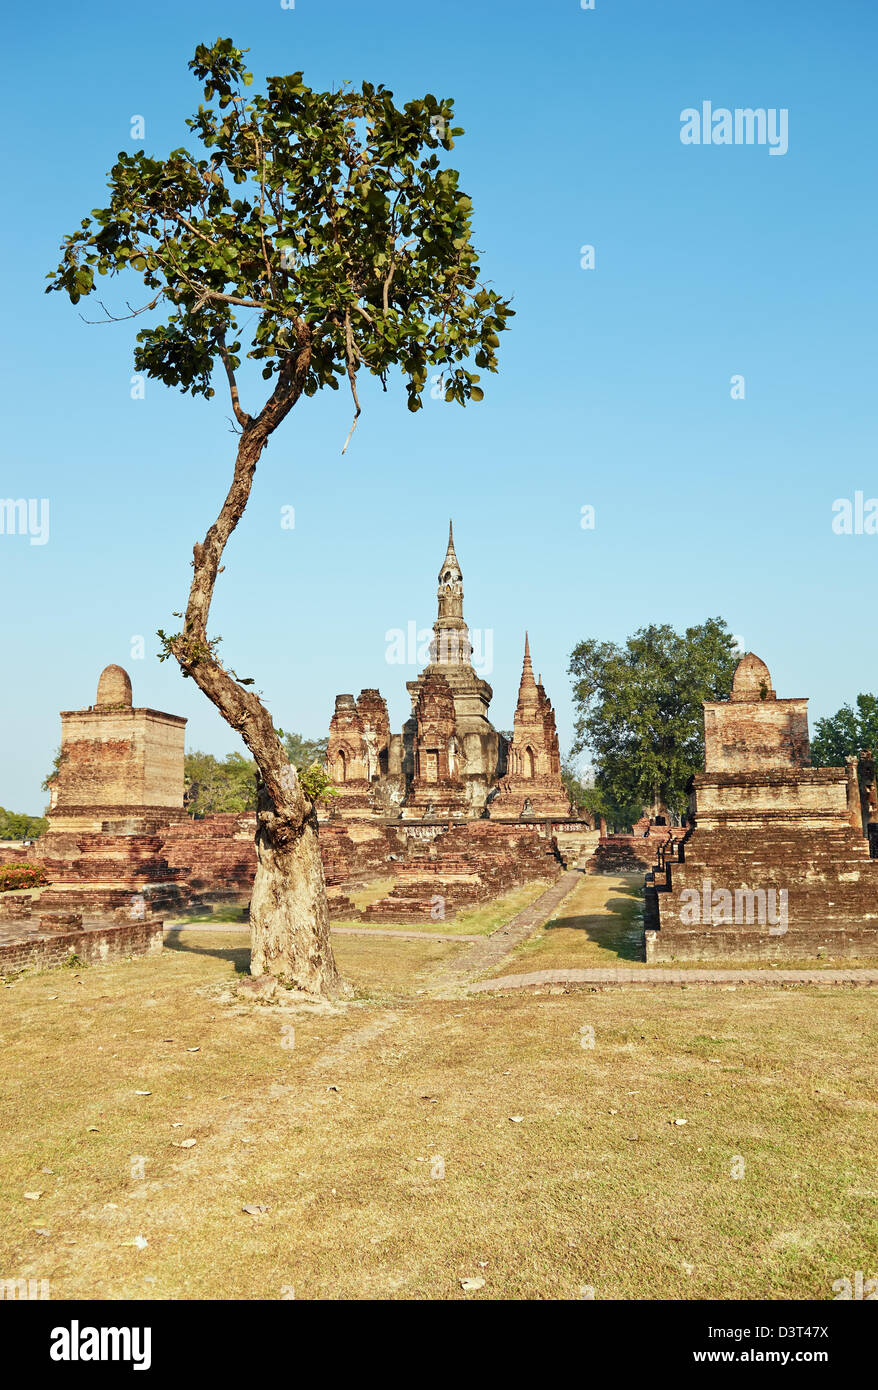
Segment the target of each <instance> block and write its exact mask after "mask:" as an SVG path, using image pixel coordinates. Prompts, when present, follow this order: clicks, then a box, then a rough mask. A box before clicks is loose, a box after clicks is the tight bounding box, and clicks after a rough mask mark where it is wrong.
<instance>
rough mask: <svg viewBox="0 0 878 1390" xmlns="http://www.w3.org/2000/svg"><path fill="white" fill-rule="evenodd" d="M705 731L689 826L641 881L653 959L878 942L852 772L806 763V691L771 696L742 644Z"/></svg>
mask: <svg viewBox="0 0 878 1390" xmlns="http://www.w3.org/2000/svg"><path fill="white" fill-rule="evenodd" d="M704 743H705V766H704V772H701V773H697V774H696V776H695V777H693V779H692V782H691V784H690V796H691V802H690V808H691V816H690V827H689V829H688V830H687V833H686V835H685V836H684V838H683V839H682V840H681V841H680V843H679V844H678V845H677V846H676V847H674V848H672V849H670V850H669V853H668V856H667V857H666V859H665V862H664V863H663V865H662V866H661V867H660V868H658V869H656V870H655V872H654V873H653V874H652V875H650V877H649V879H648V881H647V889H646V919H645V925H646V928H647V930H646V957H647V960H656V961H658V960H674V959H687V958H692V959H694V958H709V957H722V956H730V957H741V958H743V957H750V958H753V957H766V958H768V957H772V958H773V957H778V958H780V957H784V956H785V957H787V958H789V959H792V958H796V957H798V958H802V957H816V956H818V955H825V956H827V957H840V956H865V955H878V860H874V859H871V858H870V857H869V847H868V840H867V837H866V829H865V825H864V812H863V807H862V805H861V798H860V789H859V786H858V782H857V776H856V771H855V770H854V771H853V774H852V772H851V768H850V767H821V768H815V767H811V766H810V744H809V738H808V702H807V700H806V699H787V700H781V699H778V698H777V695H776V694H775V691H774V689H773V687H772V684H771V676H770V674H769V670H768V667H767V666H766V665H765V663H764V662H763V661H760V659H759V657H757V656H754V655H753V653H752V652H750V653H748V654H747V655H746V656H744V657H743V658H742V659H741V661H740V662H739V663H738V667H737V669H736V671H735V677H734V682H733V686H732V693H731V697H730V699H729V700H726V701H710V702H706V703H705V705H704Z"/></svg>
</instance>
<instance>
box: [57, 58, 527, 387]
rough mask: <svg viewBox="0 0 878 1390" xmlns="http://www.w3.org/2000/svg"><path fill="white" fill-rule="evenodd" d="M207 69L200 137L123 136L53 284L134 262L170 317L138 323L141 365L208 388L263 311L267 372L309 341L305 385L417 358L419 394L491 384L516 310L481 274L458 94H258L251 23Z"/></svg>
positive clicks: (232, 361) (409, 368) (413, 377)
mask: <svg viewBox="0 0 878 1390" xmlns="http://www.w3.org/2000/svg"><path fill="white" fill-rule="evenodd" d="M189 66H190V68H191V69H192V71H193V73H194V74H195V77H196V78H197V79H198V81H199V82H201V83H203V90H204V102H203V103H202V104H201V105H200V106H199V108H198V111H197V113H196V115H195V116H193V117H192V118H191V119H189V120H188V121H187V122H186V124H187V125H188V127H189V129H190V131H191V133H192V135H193V137H195V139H196V140H197V141H198V142H199V143H200V147H201V149H200V152H197V153H191V152H190V151H189V150H187V149H184V148H182V147H181V148H178V149H175V150H172V151H171V153H170V154H169V155H168V157H167V158H166V159H154V158H151V157H149V156H148V155H146V154H145V153H144V151H143V150H138V151H136V152H135V153H128V152H126V151H121V152H120V153H119V155H118V159H117V162H116V164H115V165H114V166H113V168H112V170H111V173H110V178H109V188H110V201H109V203H108V204H107V205H106V206H105V207H102V208H96V209H94V210H93V211H92V213H91V215H90V216H89V217H86V218H84V219H83V220H82V222H81V224H80V227H79V230H77V231H76V232H73V233H72V234H71V235H70V236H68V237H67V238H66V239H65V240H64V242H63V243H62V247H61V250H62V259H61V262H60V264H59V265H58V267H57V269H56V270H54V271H53V272H52V273H51V274H50V275H49V277H48V278H49V280H50V281H51V283H50V284H49V286H48V289H47V293H48V292H49V291H51V290H62V291H65V292H66V293H67V294H68V296H69V297H70V299H71V301H72V302H73V303H74V304H76V303H77V302H78V301H79V300H80V298H81V297H82V296H83V295H88V294H91V293H92V292H93V291H94V289H95V286H96V278H95V277H96V276H98V277H101V276H110V277H112V276H115V275H118V274H119V273H120V272H122V271H124V270H132V271H133V272H134V273H135V274H136V275H139V276H140V277H141V279H142V280H143V282H144V284H145V286H146V288H147V290H148V291H149V298H150V302H149V304H148V305H146V306H144V309H147V308H148V309H149V310H152V309H155V308H157V307H158V306H160V305H161V306H162V308H161V315H160V317H161V316H163V321H160V322H158V323H154V324H153V325H152V326H151V327H148V328H144V329H143V330H142V331H141V332H140V333H138V335H137V343H138V346H137V349H136V352H135V366H136V368H137V370H138V371H141V372H144V373H145V374H146V375H147V376H150V377H152V378H154V379H156V380H159V381H163V382H164V383H165V384H166V385H168V386H174V387H178V388H180V389H181V390H183V391H189V392H191V393H192V394H193V395H203V396H208V397H209V396H212V395H213V394H214V387H213V385H212V380H213V373H214V368H215V366H216V364H217V360H218V358H219V359H220V360H221V361H222V362H223V363H224V365H225V367H227V368H229V369H230V370H231V371H234V370H235V369H236V368H237V367H238V366H239V365H240V362H241V354H242V352H243V351H244V348H243V345H242V337H243V329H239V320H246V322H247V325H248V326H249V345H248V347H247V349H246V356H247V357H249V358H252V359H254V360H255V361H257V362H259V363H260V364H261V366H262V375H263V377H265V378H266V379H268V378H271V377H272V376H274V375H275V374H276V373H278V372H279V371H280V370H281V369H282V368H283V367H284V366H288V365H289V363H290V361H291V360H295V359H296V358H297V355H298V354H299V353H300V352H301V351H302V341H303V338H304V337H307V338H308V339H309V342H308V349H307V352H308V356H307V371H306V373H305V377H304V393H305V395H309V396H310V395H313V394H314V393H315V392H316V391H317V390H319V389H320V388H321V387H324V386H328V387H330V388H332V389H337V388H338V385H339V381H340V380H343V379H344V378H345V377H347V378H348V380H349V381H350V382H351V383H353V381H354V379H355V376H356V373H357V372H358V371H359V370H360V369H361V367H365V368H366V369H367V371H368V372H370V373H371V374H372V375H374V376H377V377H379V378H380V379H381V381H382V383H384V382H385V381H386V377H387V374H388V372H389V371H390V370H391V369H392V368H398V369H399V371H400V372H401V374H402V376H403V378H404V380H405V384H406V389H407V392H408V405H409V409H410V410H418V409H420V408H421V405H422V400H421V395H422V392H423V389H424V386H425V384H426V382H427V378H428V372H429V370H430V369H431V368H436V369H438V370H440V371H441V372H442V376H443V381H444V384H445V399H446V400H448V401H457V402H459V404H461V405H465V404H466V402H467V401H469V400H474V401H478V400H481V399H482V395H483V392H482V389H481V387H480V386H479V385H478V382H479V380H480V377H479V373H478V371H476V372H471V371H470V370H468V365H467V364H469V363H470V361H471V362H472V365H473V366H475V367H476V368H478V369H483V370H487V371H491V372H493V371H496V370H497V349H498V347H499V343H500V339H499V335H500V333H501V332H502V331H503V330H504V329H505V328H506V327H507V319H508V318H509V317H510V316H511V315H512V312H513V311H512V309H511V308H510V305H509V301H508V300H506V299H503V298H501V296H500V295H499V294H497V293H496V292H495V291H494V290H492V289H489V288H488V287H487V286H486V285H485V284H484V283H482V282H481V281H480V279H479V265H478V254H477V252H476V249H475V247H474V246H473V244H472V240H471V231H472V226H471V224H472V211H473V205H472V202H471V200H470V198H468V197H467V196H466V194H465V193H463V192H462V191H461V189H460V187H459V183H458V178H459V176H458V174H457V172H456V171H455V170H454V169H450V168H445V167H443V166H442V163H441V161H440V154H441V153H442V152H444V151H447V150H450V149H452V148H453V146H454V137H455V136H458V135H461V134H462V133H463V132H462V130H461V129H460V128H459V127H456V126H454V124H453V122H454V113H453V108H452V104H451V102H450V100H448V99H447V98H437V97H435V96H433V95H431V94H427V95H426V96H425V97H423V98H422V99H418V100H414V101H409V102H407V103H406V104H405V105H404V106H402V107H399V106H397V105H396V104H395V103H394V100H393V93H392V92H390V91H388V90H387V89H386V88H385V87H383V86H381V85H378V86H373V85H372V84H371V83H369V82H364V83H363V84H362V86H361V87H360V88H359V89H358V90H354V89H353V88H352V87H351V86H350V84H345V85H344V86H343V87H342V89H341V90H338V91H328V92H319V91H314V90H312V89H311V88H310V87H308V86H306V84H305V83H304V81H303V80H302V74H301V73H300V72H296V73H292V74H290V75H288V76H285V77H270V78H268V80H267V83H266V90H265V92H264V94H256V95H249V98H248V97H247V96H245V89H246V88H247V87H249V86H250V84H251V81H252V77H251V74H250V73H249V72H248V71H247V70H246V67H245V63H244V50H241V49H238V48H236V47H235V46H234V45H233V43H232V41H231V39H217V41H216V42H215V43H214V44H213V45H212V46H210V47H208V46H206V45H204V44H201V45H199V47H198V48H197V49H196V52H195V57H194V58H193V60H192V62H191V63H190V64H189ZM242 310H243V313H241V311H242ZM254 310H255V311H256V312H255V314H254V312H253V311H254ZM136 312H141V310H139V309H138V310H137V311H136ZM239 333H240V334H241V337H240V338H239ZM358 409H359V407H358Z"/></svg>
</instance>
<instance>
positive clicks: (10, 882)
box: [0, 864, 49, 893]
mask: <svg viewBox="0 0 878 1390" xmlns="http://www.w3.org/2000/svg"><path fill="white" fill-rule="evenodd" d="M48 882H49V880H48V878H47V877H46V871H45V869H43V868H41V867H40V866H39V864H0V893H11V892H12V891H13V889H15V888H39V887H40V886H41V885H42V884H44V883H48Z"/></svg>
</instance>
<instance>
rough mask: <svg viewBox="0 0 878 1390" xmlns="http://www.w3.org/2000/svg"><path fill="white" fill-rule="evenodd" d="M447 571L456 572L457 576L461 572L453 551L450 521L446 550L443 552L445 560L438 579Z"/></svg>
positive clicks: (452, 534) (452, 527) (452, 530)
mask: <svg viewBox="0 0 878 1390" xmlns="http://www.w3.org/2000/svg"><path fill="white" fill-rule="evenodd" d="M448 569H452V570H457V572H458V574H460V572H461V571H460V561H459V560H458V558H457V554H456V552H455V549H454V526H453V524H452V522H450V521H449V523H448V549H447V550H446V552H445V559H444V560H443V562H442V569H441V570H440V572H439V573H440V577H441V575H442V574H444V573H445V571H446V570H448Z"/></svg>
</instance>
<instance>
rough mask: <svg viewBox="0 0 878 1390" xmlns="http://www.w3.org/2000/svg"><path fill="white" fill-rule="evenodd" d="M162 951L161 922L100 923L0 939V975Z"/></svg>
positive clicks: (153, 953)
mask: <svg viewBox="0 0 878 1390" xmlns="http://www.w3.org/2000/svg"><path fill="white" fill-rule="evenodd" d="M161 949H162V924H161V922H126V923H119V924H118V925H110V924H101V925H98V926H89V927H86V928H84V929H83V928H79V929H74V930H72V931H57V932H55V931H52V932H37V933H31V934H29V935H20V936H16V937H15V939H10V940H4V939H3V938H2V937H0V974H5V975H7V974H13V973H14V972H16V971H19V970H50V969H52V968H54V967H56V966H59V965H65V964H66V963H67V961H69V960H70V958H71V956H77V957H78V958H79V960H81V961H82V963H83V964H84V965H85V964H88V965H96V964H98V963H99V962H102V961H108V960H123V959H125V958H127V957H129V956H146V955H155V954H157V953H158V952H159V951H161Z"/></svg>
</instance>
